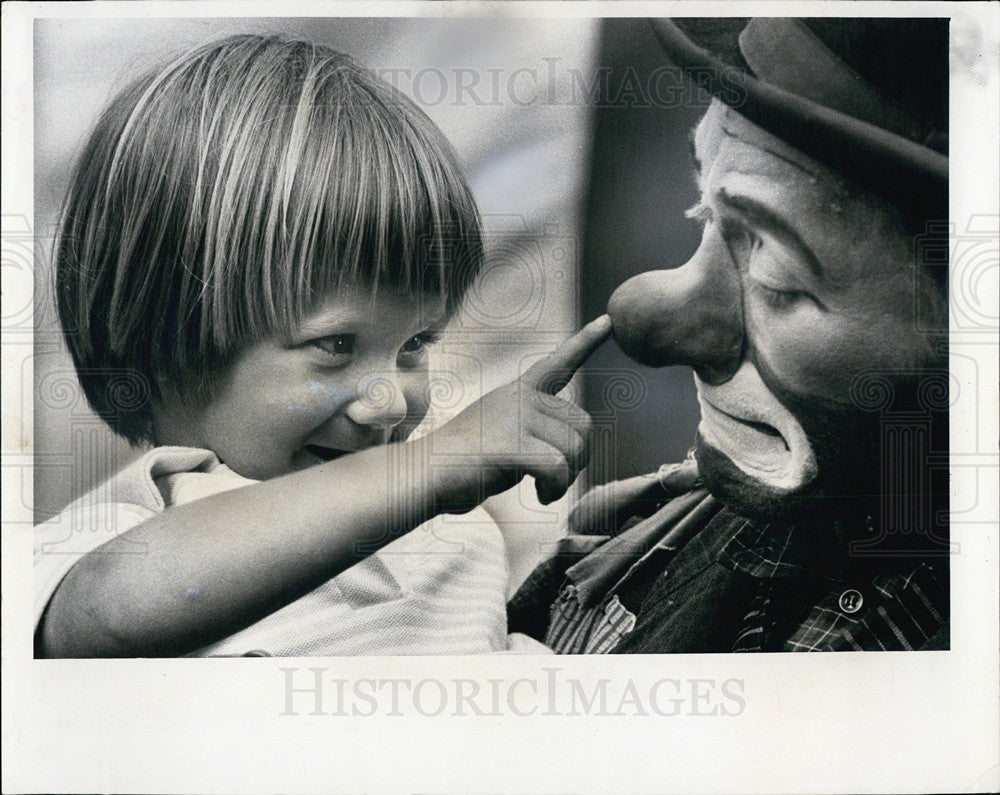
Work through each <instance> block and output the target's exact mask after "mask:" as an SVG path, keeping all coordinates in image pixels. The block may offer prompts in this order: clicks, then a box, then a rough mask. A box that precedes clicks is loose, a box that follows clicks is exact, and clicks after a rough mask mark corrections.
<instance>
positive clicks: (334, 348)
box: [312, 334, 357, 356]
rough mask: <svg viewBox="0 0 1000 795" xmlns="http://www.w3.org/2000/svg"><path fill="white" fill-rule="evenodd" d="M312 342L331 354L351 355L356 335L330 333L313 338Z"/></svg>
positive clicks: (355, 342) (355, 343)
mask: <svg viewBox="0 0 1000 795" xmlns="http://www.w3.org/2000/svg"><path fill="white" fill-rule="evenodd" d="M312 344H313V345H315V346H316V347H317V348H319V349H320V350H321V351H323V352H325V353H328V354H330V355H331V356H351V355H353V354H354V348H355V347H356V345H357V337H355V336H354V335H353V334H332V335H331V336H329V337H322V338H321V339H318V340H314V341H313V343H312Z"/></svg>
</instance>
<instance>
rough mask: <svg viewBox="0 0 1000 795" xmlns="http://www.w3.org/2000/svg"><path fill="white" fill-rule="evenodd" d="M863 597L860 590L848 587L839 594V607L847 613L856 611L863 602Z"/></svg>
mask: <svg viewBox="0 0 1000 795" xmlns="http://www.w3.org/2000/svg"><path fill="white" fill-rule="evenodd" d="M864 601H865V600H864V597H863V596H862V595H861V591H858V590H855V589H854V588H848V589H847V590H846V591H844V592H843V593H842V594H841V595H840V602H839V604H840V609H841V610H843V611H844V612H845V613H847V615H851V614H852V613H857V612H858V611H859V610H860V609H861V605H862V604H864Z"/></svg>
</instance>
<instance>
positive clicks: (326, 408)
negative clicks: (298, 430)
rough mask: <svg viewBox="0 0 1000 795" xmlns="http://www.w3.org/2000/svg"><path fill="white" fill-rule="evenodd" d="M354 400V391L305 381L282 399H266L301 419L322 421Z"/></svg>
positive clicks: (318, 382)
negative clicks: (299, 416)
mask: <svg viewBox="0 0 1000 795" xmlns="http://www.w3.org/2000/svg"><path fill="white" fill-rule="evenodd" d="M354 398H355V391H354V390H353V389H350V388H348V387H345V386H342V385H339V384H324V383H322V382H320V381H306V382H305V383H303V384H302V385H301V386H300V387H298V388H297V389H293V390H291V391H290V392H288V393H286V394H285V395H284V396H283V397H281V398H278V397H271V398H268V401H267V402H268V404H269V405H271V406H273V407H275V408H277V409H279V410H283V411H285V412H287V413H288V414H290V415H292V414H298V415H301V416H302V418H303V419H305V418H307V417H308V418H310V419H312V420H313V421H316V420H323V419H326V418H328V417H332V416H333V415H334V414H337V413H338V412H339V411H341V409H343V407H344V406H346V405H347V404H348V403H350V402H351V400H353V399H354Z"/></svg>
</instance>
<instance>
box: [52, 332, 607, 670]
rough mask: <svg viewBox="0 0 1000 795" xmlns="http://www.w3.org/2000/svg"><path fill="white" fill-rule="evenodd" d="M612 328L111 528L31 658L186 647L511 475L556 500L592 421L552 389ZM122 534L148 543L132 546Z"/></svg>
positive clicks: (72, 582) (72, 577)
mask: <svg viewBox="0 0 1000 795" xmlns="http://www.w3.org/2000/svg"><path fill="white" fill-rule="evenodd" d="M609 331H610V322H609V320H608V318H607V317H606V316H604V317H601V318H598V319H597V320H595V321H593V322H591V323H590V324H588V325H587V326H584V328H583V329H581V330H580V331H579V332H578V333H577V334H576V335H575V336H573V337H572V338H571V339H569V340H567V341H566V342H565V343H563V344H562V345H561V346H560V347H559V348H558V349H557V350H556V351H555V352H554V353H553V354H552V355H550V356H549V357H548V358H547V359H545V360H544V361H542V362H539V363H537V364H536V365H534V366H533V367H532V368H530V369H529V370H528V371H527V372H526V373H525V374H524V375H523V376H522V377H521V378H519V379H517V380H516V381H513V382H512V383H510V384H507V385H506V386H503V387H501V388H499V389H497V390H494V391H493V392H491V393H489V394H488V395H485V396H484V397H483V398H482V399H481V400H479V401H477V402H476V403H474V404H473V405H471V406H470V407H469V408H467V409H466V410H465V411H463V412H462V413H461V414H459V415H458V416H457V417H455V418H454V419H453V420H451V421H450V422H448V423H447V424H445V425H444V426H442V427H441V428H439V429H438V430H436V431H434V432H433V433H431V434H429V435H427V436H425V437H423V438H422V439H419V440H415V441H410V442H404V443H402V444H396V445H388V446H384V447H374V448H371V449H368V450H365V451H363V452H359V453H355V454H352V455H349V456H344V457H342V458H340V459H337V460H335V461H330V462H327V463H324V464H320V465H317V466H315V467H312V468H310V469H307V470H303V471H301V472H295V473H291V474H288V475H284V476H282V477H279V478H275V479H273V480H269V481H264V482H261V483H257V484H254V485H251V486H246V487H244V488H241V489H236V490H233V491H227V492H223V493H220V494H216V495H213V496H211V497H206V498H204V499H201V500H197V501H195V502H191V503H187V504H184V505H178V506H175V507H171V508H169V509H168V510H166V511H164V512H163V513H162V514H160V515H158V516H155V517H153V518H151V519H149V520H147V521H146V522H143V523H142V524H140V525H139V526H137V527H135V528H133V529H132V530H129V531H127V532H126V533H123V534H122V535H121V536H119V537H118V538H116V539H114V540H112V541H109V542H108V543H107V544H105V545H104V546H102V547H101V548H100V549H99V550H97V551H95V552H93V553H90V554H89V555H86V556H84V557H83V558H81V559H80V561H78V562H77V563H76V564H75V565H74V566H73V568H72V569H70V571H69V573H68V574H67V575H66V577H65V578H64V579H63V581H62V583H61V584H60V585H59V587H58V588H57V589H56V591H55V593H54V595H53V597H52V599H51V601H50V602H49V606H48V608H47V610H46V613H45V617H44V619H43V623H42V625H41V628H40V630H39V641H40V644H41V651H42V653H43V654H45V655H47V656H68V657H97V656H155V655H178V654H184V653H186V652H189V651H194V650H196V649H198V648H200V647H202V646H205V645H207V644H209V643H212V642H215V641H217V640H219V639H221V638H223V637H226V636H228V635H230V634H232V633H234V632H237V631H239V630H240V629H243V628H244V627H246V626H249V625H250V624H252V623H254V622H255V621H258V620H260V619H261V618H263V617H265V616H267V615H269V614H270V613H272V612H274V611H275V610H277V609H279V608H281V607H283V606H284V605H286V604H289V603H290V602H292V601H294V600H295V599H297V598H299V597H301V596H304V595H305V594H307V593H308V592H309V591H311V590H313V589H315V588H316V587H318V586H319V585H321V584H322V583H323V582H325V581H326V580H328V579H329V578H331V577H333V576H335V575H337V574H339V573H340V572H341V571H343V570H345V569H347V568H349V567H350V566H352V565H354V564H355V563H357V562H358V560H359V559H360V558H362V557H364V556H365V555H368V554H371V553H372V552H374V551H375V550H376V549H378V548H380V547H382V546H384V545H385V544H387V543H389V542H390V541H392V540H393V539H394V538H397V537H398V536H399V535H401V534H402V533H403V532H406V531H409V530H411V529H413V528H414V527H416V526H418V525H419V524H422V523H423V522H425V521H426V520H428V519H429V518H431V516H433V515H434V514H437V513H442V512H462V511H466V510H468V509H470V508H472V507H473V506H474V505H476V504H477V503H479V502H481V501H482V500H483V499H484V498H485V497H488V496H490V495H492V494H497V493H499V492H501V491H504V490H506V489H508V488H510V487H511V486H513V485H515V484H516V483H517V482H518V481H519V480H520V478H521V477H522V476H523V475H524V474H531V475H533V476H534V477H535V478H536V481H537V488H538V492H539V497H540V499H541V500H542V501H543V502H551V501H552V500H555V499H557V498H559V497H560V496H562V494H563V493H564V492H565V491H566V489H567V488H569V486H570V484H571V483H572V482H573V480H574V479H575V477H576V475H577V474H578V473H579V471H580V470H581V469H582V468H583V466H584V465H585V463H586V437H587V432H588V430H589V423H590V418H589V417H588V416H587V414H586V413H585V412H584V411H583V410H582V409H580V408H578V407H577V406H574V405H573V404H572V403H569V402H568V401H565V400H562V399H560V398H557V397H554V395H555V393H556V392H558V391H559V390H560V389H562V388H563V387H564V386H565V385H566V383H567V382H568V381H569V379H570V378H571V377H572V375H573V372H574V371H575V370H576V369H577V368H578V367H579V366H580V365H581V364H582V363H583V361H584V360H585V359H586V358H587V356H588V355H589V354H590V352H591V351H592V350H593V349H594V348H596V347H597V346H598V345H599V344H600V343H601V342H603V341H604V339H605V338H606V337H607V335H608V332H609ZM126 536H127V538H126ZM135 542H141V543H144V544H145V545H146V548H147V550H148V551H147V553H146V554H142V555H137V554H135V551H134V550H135V549H136V546H135ZM116 546H117V547H121V548H122V551H123V554H120V555H116V554H114V552H115V547H116ZM359 550H361V551H360V553H359Z"/></svg>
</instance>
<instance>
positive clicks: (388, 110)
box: [252, 64, 482, 328]
mask: <svg viewBox="0 0 1000 795" xmlns="http://www.w3.org/2000/svg"><path fill="white" fill-rule="evenodd" d="M287 140H288V145H287V149H286V150H285V153H284V157H283V159H282V160H281V161H280V162H279V163H278V164H277V171H276V174H275V180H274V185H275V186H276V195H274V196H273V197H272V201H274V202H277V203H278V204H279V205H280V210H278V211H273V210H272V211H270V212H269V213H268V223H267V225H266V231H265V239H266V240H267V241H269V244H268V245H267V249H269V251H268V254H269V256H266V257H264V258H263V263H262V264H263V265H264V271H263V272H262V273H261V274H260V277H261V280H262V284H261V288H262V289H261V293H260V294H261V295H263V296H264V297H265V299H266V300H265V304H266V310H267V311H268V313H269V315H270V317H268V318H266V319H265V318H257V320H259V321H263V322H264V324H265V325H266V326H267V327H270V328H273V327H274V324H277V325H279V326H281V327H285V328H287V327H289V326H290V325H291V324H293V323H294V322H295V321H296V320H297V319H298V318H300V317H301V315H302V314H303V313H304V312H306V311H308V310H309V309H310V308H311V307H312V306H313V305H314V304H315V303H316V302H317V301H318V300H321V299H322V298H323V297H324V296H326V295H329V294H330V293H331V292H333V291H336V290H337V289H339V288H341V287H343V286H345V285H352V286H359V285H360V286H365V287H368V288H370V289H371V290H372V292H373V294H374V293H375V292H377V290H378V289H379V288H392V289H397V290H403V291H406V292H412V293H430V294H436V295H441V296H443V297H445V298H446V299H447V302H448V305H449V307H450V308H454V306H455V305H456V304H457V302H458V301H459V300H460V298H461V296H462V294H463V293H464V291H465V289H466V287H467V286H468V284H469V283H470V282H471V280H472V279H473V278H474V276H475V274H476V273H477V271H478V269H479V265H480V261H481V256H482V254H481V248H482V246H481V237H480V226H479V216H478V211H477V209H476V205H475V202H474V200H473V198H472V195H471V193H470V191H469V189H468V187H467V185H466V184H465V181H464V180H463V179H462V177H461V173H460V171H459V168H458V165H457V163H456V160H455V157H454V154H453V153H452V151H451V148H450V146H449V145H448V143H447V142H446V141H445V140H444V138H443V136H442V135H441V134H440V133H439V132H438V130H437V129H436V127H434V126H433V124H432V122H431V121H430V120H429V119H427V117H426V116H425V115H424V114H423V112H422V111H420V110H419V109H418V108H417V107H416V106H415V105H414V104H413V103H412V102H410V101H409V100H408V99H406V98H405V97H403V96H401V95H399V94H397V93H395V92H393V90H392V89H391V88H390V87H389V86H387V85H385V84H383V83H381V82H380V81H378V80H377V79H376V78H375V77H374V76H373V75H371V74H370V73H369V72H367V71H366V70H362V69H360V68H358V67H356V66H354V65H353V64H350V65H349V66H346V67H345V66H344V65H343V64H340V65H338V67H337V69H336V70H333V71H331V72H328V73H326V74H320V75H317V76H316V77H315V80H314V81H313V82H310V80H309V78H308V77H307V79H306V86H305V88H304V90H303V92H302V96H301V99H300V102H299V105H298V107H297V108H296V109H295V112H294V119H293V120H292V122H291V129H290V135H288V139H287ZM252 325H255V326H257V325H258V323H253V324H252Z"/></svg>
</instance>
